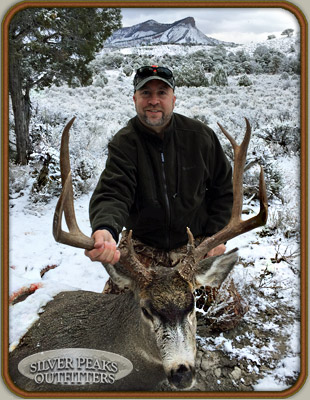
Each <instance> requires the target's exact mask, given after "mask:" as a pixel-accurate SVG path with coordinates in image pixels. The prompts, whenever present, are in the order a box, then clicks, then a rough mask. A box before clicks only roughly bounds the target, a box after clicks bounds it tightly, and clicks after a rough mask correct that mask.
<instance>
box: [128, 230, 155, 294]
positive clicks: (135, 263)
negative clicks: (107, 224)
mask: <svg viewBox="0 0 310 400" xmlns="http://www.w3.org/2000/svg"><path fill="white" fill-rule="evenodd" d="M121 262H122V265H123V266H124V267H125V268H126V270H127V271H128V272H129V273H130V275H131V276H134V278H135V280H136V281H137V283H138V285H139V286H140V288H143V287H145V286H147V285H148V284H149V283H150V282H151V280H152V272H151V270H148V269H146V268H145V267H144V266H143V264H142V263H141V262H140V261H139V260H138V258H137V255H136V253H135V250H134V247H133V243H132V230H130V231H129V233H128V235H127V247H126V248H124V249H123V248H122V249H121Z"/></svg>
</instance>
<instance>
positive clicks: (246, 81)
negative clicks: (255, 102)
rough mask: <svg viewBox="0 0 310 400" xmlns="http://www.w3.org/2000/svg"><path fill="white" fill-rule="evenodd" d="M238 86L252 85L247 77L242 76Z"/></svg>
mask: <svg viewBox="0 0 310 400" xmlns="http://www.w3.org/2000/svg"><path fill="white" fill-rule="evenodd" d="M238 85H239V86H251V85H253V83H252V81H251V79H250V78H249V77H248V76H247V75H242V76H241V77H240V79H239V81H238Z"/></svg>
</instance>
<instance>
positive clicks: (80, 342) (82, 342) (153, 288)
mask: <svg viewBox="0 0 310 400" xmlns="http://www.w3.org/2000/svg"><path fill="white" fill-rule="evenodd" d="M73 120H74V119H72V120H71V121H70V122H69V123H68V124H67V126H66V127H65V129H64V132H63V137H62V144H61V173H62V183H63V190H62V193H61V196H60V198H59V201H58V204H57V207H56V210H55V215H54V225H53V233H54V237H55V239H56V241H58V242H61V243H64V244H68V245H71V246H74V247H79V248H83V249H92V248H93V245H94V241H93V239H92V238H89V237H87V236H85V235H84V234H82V232H81V231H80V230H79V227H78V225H77V222H76V219H75V212H74V205H73V189H72V182H71V173H70V161H69V148H68V141H69V129H70V126H71V125H72V123H73ZM221 129H222V131H223V132H224V134H225V135H226V136H227V137H228V139H229V140H230V141H231V143H232V145H233V148H234V152H235V161H234V178H233V179H234V182H233V184H234V205H233V210H232V216H231V220H230V222H229V224H228V225H227V226H226V227H224V228H223V229H222V230H221V231H220V232H218V233H216V234H215V235H213V236H212V237H210V238H208V239H206V240H205V241H203V242H202V243H201V244H200V245H199V246H198V247H197V248H195V246H194V238H193V235H192V234H191V232H190V230H189V229H187V233H188V245H187V253H186V254H180V257H179V259H178V260H177V261H176V262H174V267H173V268H160V267H157V268H156V269H148V268H145V266H144V265H143V264H142V263H141V261H139V259H138V257H137V255H136V254H135V251H134V248H133V244H132V240H131V235H132V232H129V233H126V234H125V236H124V242H125V245H124V242H123V244H122V246H120V247H119V249H120V254H121V258H120V262H119V263H117V264H115V265H114V266H112V265H110V264H107V265H105V268H106V270H107V272H108V274H109V275H110V277H111V279H112V280H113V281H114V283H115V284H117V285H118V286H119V287H120V288H128V289H129V291H128V292H125V293H124V294H121V295H111V294H106V295H103V294H98V293H91V292H83V291H76V292H65V293H61V294H59V295H58V296H56V298H55V299H54V300H53V301H51V302H50V303H49V304H48V305H47V307H46V309H45V312H44V313H43V314H42V315H41V318H40V319H39V321H37V322H36V323H35V324H34V325H33V326H32V328H31V329H30V330H29V331H28V332H27V334H26V335H25V336H24V337H23V338H22V340H21V342H20V344H19V345H18V346H17V348H16V349H15V350H14V351H13V352H12V353H11V356H10V376H11V378H12V381H13V382H14V383H15V384H16V385H17V386H18V387H19V388H21V389H24V390H28V391H65V390H69V391H74V390H77V391H81V390H86V391H109V390H113V391H122V390H126V391H128V390H134V391H136V390H158V389H159V387H160V383H161V382H162V381H163V380H165V379H168V381H169V383H170V384H171V385H172V386H173V387H175V388H177V389H178V390H183V389H190V388H191V387H192V385H193V384H194V381H195V354H196V342H195V339H196V338H195V334H196V315H195V298H194V295H193V292H194V290H195V289H196V288H199V287H201V286H211V287H219V286H220V285H221V283H222V282H223V281H224V280H225V278H226V277H227V275H228V274H229V272H230V271H231V270H232V268H233V266H234V264H235V263H236V261H237V258H238V255H237V251H236V250H237V249H234V250H232V251H230V252H228V253H226V254H223V255H221V256H218V257H209V258H204V256H205V254H207V253H208V251H209V250H210V249H212V248H214V247H215V246H217V245H218V244H220V243H223V242H225V241H226V240H229V239H231V238H233V237H235V236H238V235H240V234H242V233H245V232H247V231H249V230H251V229H254V228H256V227H258V226H261V225H264V224H265V223H266V220H267V209H268V205H267V198H266V189H265V184H264V178H263V174H262V173H261V177H260V203H261V209H260V212H259V214H258V215H256V216H254V217H252V218H251V219H249V220H246V221H242V220H241V219H240V216H241V211H242V174H243V170H244V164H245V159H246V151H247V146H248V143H249V139H250V126H249V123H248V121H247V131H246V135H245V139H244V140H243V142H242V144H241V145H240V146H238V145H237V144H236V142H235V141H234V140H233V139H232V138H231V137H230V135H229V134H228V133H227V132H226V131H225V130H224V129H223V128H222V127H221ZM63 213H64V215H65V217H66V222H67V225H68V228H69V233H68V232H64V231H63V230H62V229H61V219H62V214H63ZM66 347H68V348H72V347H73V348H74V347H75V348H90V349H102V350H104V351H109V352H113V353H116V354H119V355H121V356H124V357H126V358H128V359H129V360H130V361H131V362H132V364H133V371H132V372H131V373H130V374H129V375H127V376H126V377H124V378H122V379H120V380H117V381H115V382H114V383H113V385H107V384H98V385H95V384H93V385H88V386H87V387H82V386H71V385H68V386H66V385H52V384H37V383H35V382H34V381H31V379H29V378H26V377H23V376H22V374H21V373H20V372H19V371H18V363H19V362H20V361H21V360H22V359H23V358H25V357H27V356H29V355H32V354H34V353H38V352H42V351H47V350H52V349H65V348H66Z"/></svg>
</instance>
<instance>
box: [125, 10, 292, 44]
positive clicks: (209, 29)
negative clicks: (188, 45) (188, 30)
mask: <svg viewBox="0 0 310 400" xmlns="http://www.w3.org/2000/svg"><path fill="white" fill-rule="evenodd" d="M122 15H123V27H128V26H132V25H135V24H138V23H140V22H144V21H147V20H149V19H154V20H155V21H157V22H160V23H171V22H175V21H177V20H180V19H182V18H186V17H193V18H194V19H195V21H196V26H197V28H198V29H199V30H200V31H202V32H203V33H204V34H206V35H207V36H211V37H213V38H215V39H219V40H224V41H228V42H235V43H249V42H251V41H255V42H257V41H265V40H266V39H267V36H268V35H270V34H275V35H276V37H281V33H282V32H283V31H284V30H285V29H287V28H292V29H294V33H297V32H299V23H298V21H297V18H296V17H295V15H294V14H293V13H291V12H290V11H287V10H284V9H281V8H267V7H265V8H159V7H157V8H122Z"/></svg>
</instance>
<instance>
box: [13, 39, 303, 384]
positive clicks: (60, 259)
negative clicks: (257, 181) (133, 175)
mask: <svg viewBox="0 0 310 400" xmlns="http://www.w3.org/2000/svg"><path fill="white" fill-rule="evenodd" d="M269 42H270V43H271V42H272V41H268V42H266V43H268V44H269ZM278 42H279V43H282V41H281V40H280V39H279V40H278ZM264 44H265V43H264ZM168 50H169V51H175V52H176V53H177V54H179V55H180V56H183V57H186V52H187V51H192V50H193V48H191V47H189V48H183V47H182V46H175V47H173V46H170V45H169V48H168V47H167V46H159V47H156V48H149V47H146V48H137V49H123V50H121V51H120V52H121V53H122V55H123V56H126V54H131V53H132V52H138V51H139V52H141V53H143V54H144V55H150V54H153V53H154V52H155V53H156V57H160V55H161V54H164V53H165V52H167V51H168ZM195 50H197V48H196V49H195ZM152 52H153V53H152ZM108 53H109V54H110V53H111V51H110V50H108ZM100 57H102V54H100V55H98V59H97V62H98V65H100ZM102 74H103V75H105V77H107V79H108V83H106V84H102V82H101V81H100V79H99V77H100V73H98V76H97V78H98V79H97V80H95V81H94V84H93V85H91V86H89V87H85V88H82V87H77V88H75V89H72V88H68V87H66V86H65V85H64V86H63V87H58V88H57V87H51V88H49V89H46V90H44V91H41V92H38V93H35V92H34V93H32V102H33V106H34V107H33V112H34V120H33V125H32V127H33V129H35V128H36V127H38V126H39V127H40V128H41V129H43V131H44V135H45V136H44V138H45V139H44V140H42V141H41V142H40V144H39V145H38V146H37V148H36V151H37V153H38V154H39V152H42V153H44V152H49V153H50V154H52V155H53V156H54V157H55V158H56V159H57V157H58V154H57V149H58V148H59V142H60V135H61V130H62V128H63V126H64V124H65V122H66V121H68V120H69V119H70V118H71V117H72V116H73V115H76V116H77V119H76V121H75V123H74V125H73V127H72V135H71V142H70V149H71V154H73V155H74V157H72V165H73V169H74V168H76V166H77V165H78V162H80V161H81V160H87V162H88V164H89V165H91V167H92V177H91V178H90V179H89V182H88V186H87V189H88V190H85V191H86V192H87V193H84V194H82V195H81V196H79V197H78V198H76V200H75V209H76V215H77V220H78V224H79V225H80V227H81V230H82V231H83V232H84V233H85V234H90V232H91V229H90V226H89V222H88V202H89V198H90V196H91V192H92V190H93V188H94V185H95V183H96V180H97V178H98V176H99V174H100V172H101V170H102V168H103V167H104V162H105V158H106V146H107V143H108V141H109V139H110V138H111V136H112V135H113V134H114V133H115V132H117V130H118V129H120V128H121V127H122V126H124V124H125V123H126V121H127V120H128V119H129V118H131V117H132V116H133V115H134V114H135V111H134V107H133V103H132V101H131V97H132V94H133V92H132V76H129V77H128V76H126V75H125V74H124V73H122V71H119V70H117V69H112V68H111V69H109V70H105V71H104V72H102ZM250 78H251V80H252V81H253V85H252V86H250V87H246V88H244V87H240V86H238V85H237V79H238V78H237V77H229V86H228V87H200V88H193V87H190V88H186V87H182V88H177V90H176V96H177V103H176V111H177V112H179V113H182V114H185V115H187V116H189V117H193V118H198V119H201V120H202V121H204V122H206V123H207V124H208V125H209V126H211V128H213V129H214V130H215V131H216V132H217V133H218V135H219V137H220V140H221V141H222V143H223V144H224V145H225V146H226V147H225V149H227V148H228V146H227V143H226V142H225V139H223V137H222V135H221V133H220V132H219V129H218V127H217V122H221V124H222V125H224V126H225V127H226V128H227V130H228V131H229V132H230V133H231V134H232V135H234V136H235V137H236V138H237V139H240V137H241V135H243V132H244V130H245V126H244V125H245V124H244V119H243V117H244V116H246V117H247V118H249V120H250V123H251V125H252V128H253V140H252V142H251V145H250V149H249V155H250V156H251V155H253V154H254V152H255V153H259V154H260V155H261V156H262V157H263V158H264V157H266V158H268V159H269V164H268V165H269V166H270V165H271V166H272V168H276V170H277V172H278V173H279V174H280V176H281V179H282V184H281V189H280V192H281V193H280V194H281V196H279V198H277V197H274V198H273V199H272V200H271V201H270V205H269V206H270V209H269V214H270V217H269V221H268V229H267V230H266V231H265V234H262V229H257V230H255V231H252V232H250V233H248V234H246V235H244V236H242V237H239V238H236V239H233V240H231V241H230V242H229V243H228V248H233V247H236V246H237V247H239V248H240V261H239V263H238V265H237V266H236V267H235V269H234V272H233V279H234V280H235V282H236V284H237V286H238V289H239V290H240V293H241V294H242V295H243V296H244V298H245V299H246V301H247V302H248V304H249V312H248V313H247V314H246V316H245V320H246V321H249V324H250V323H251V324H253V323H254V322H253V321H256V322H255V323H256V324H257V326H258V327H259V326H260V328H259V329H260V332H263V333H260V336H259V339H257V337H256V336H255V332H254V333H251V332H248V333H247V335H248V336H246V335H243V338H241V337H240V338H239V339H240V341H242V340H245V339H247V340H248V342H249V343H248V345H245V346H243V347H242V348H240V346H239V347H238V346H236V344H237V342H238V338H234V339H231V338H229V337H228V336H227V335H225V334H220V335H219V336H218V337H217V338H215V339H214V338H212V339H210V338H203V337H200V338H199V341H200V343H202V344H203V345H204V346H205V347H206V348H207V349H210V350H213V349H221V350H222V351H223V352H224V353H225V354H226V355H227V356H229V357H234V358H236V359H237V360H239V361H240V362H242V360H247V362H249V363H250V364H249V365H250V366H249V368H253V370H255V368H256V369H260V368H261V366H262V365H263V364H264V362H267V361H268V363H269V366H270V365H272V368H271V369H270V368H269V369H265V373H262V374H263V375H262V378H261V379H260V381H259V382H258V383H257V384H256V386H255V387H254V388H255V390H267V391H268V390H276V391H278V390H283V389H285V388H287V387H289V386H290V385H291V384H293V383H294V381H295V380H296V379H297V376H298V372H299V366H300V359H299V352H300V349H299V311H300V306H299V294H300V291H299V269H300V266H299V258H298V255H297V254H298V250H299V243H298V235H288V234H287V233H286V232H285V231H284V230H283V231H281V229H275V228H276V227H277V226H281V223H282V224H292V225H293V224H296V230H297V231H298V230H299V157H298V154H294V153H292V152H288V153H285V152H283V153H281V151H282V148H281V147H278V148H275V147H273V148H271V147H270V148H269V147H268V145H266V143H265V142H262V141H261V139H259V137H260V135H261V134H264V133H266V132H268V130H270V129H273V128H275V127H279V129H284V128H285V127H292V126H296V127H298V125H299V112H298V110H299V82H298V80H294V79H291V78H290V80H289V82H286V83H284V82H283V81H282V80H281V78H280V76H279V75H256V76H255V75H253V76H250ZM283 127H284V128H283ZM263 143H265V144H264V145H263ZM277 149H278V150H279V153H278V154H277V155H276V156H275V152H276V151H277ZM270 160H271V161H270ZM10 174H11V177H10V183H11V192H10V225H9V230H10V231H9V232H10V248H9V268H10V281H9V284H10V285H9V286H10V296H11V300H12V305H11V306H10V343H11V345H10V346H11V347H10V349H11V350H12V349H14V348H15V346H16V345H17V344H18V342H19V340H20V338H21V337H22V336H23V335H24V334H25V332H26V331H27V330H28V329H29V327H30V326H31V325H32V324H33V322H34V321H35V320H36V319H37V318H38V315H39V314H40V312H42V310H43V308H44V306H45V305H46V304H47V302H49V301H51V300H52V298H53V296H55V295H56V294H57V293H59V292H61V291H64V290H76V289H83V290H90V291H95V292H101V291H102V289H103V287H104V284H105V282H106V280H107V273H106V271H105V270H104V268H103V267H102V266H101V264H99V263H92V262H91V261H90V260H89V259H88V258H87V257H85V255H84V252H83V250H79V249H75V248H71V247H68V246H65V245H61V244H57V243H56V242H55V241H54V239H53V236H52V221H53V212H54V208H55V205H56V201H57V199H56V198H55V197H54V198H52V199H51V200H50V201H49V202H48V203H40V202H38V203H35V204H34V203H33V201H32V197H31V195H30V191H31V186H32V184H33V183H34V181H35V177H34V176H32V174H31V170H30V167H16V166H13V165H12V168H11V171H10ZM267 186H268V182H267ZM84 189H85V188H84ZM281 199H282V202H281ZM246 208H247V210H248V212H249V213H250V214H248V216H251V215H252V213H253V212H256V211H257V202H255V201H254V200H253V201H250V202H249V203H248V204H247V206H246ZM263 232H264V231H263ZM45 268H47V269H48V271H47V272H46V273H45V274H44V275H43V276H41V274H40V272H41V271H43V270H44V269H45ZM27 289H29V290H30V291H32V292H33V294H31V295H29V296H28V297H27V298H26V299H25V300H23V301H21V302H17V303H16V304H13V303H14V299H15V298H16V297H17V296H18V295H19V294H20V293H21V292H25V291H27ZM280 311H281V312H283V314H281V313H280ZM277 333H278V336H281V338H283V340H284V341H285V343H284V344H283V346H282V348H281V349H282V350H281V351H282V353H281V355H282V356H281V357H280V358H279V359H275V358H274V361H271V360H272V358H273V357H274V354H276V353H277V352H279V343H277V342H276V336H277ZM262 335H265V338H268V337H269V336H270V337H271V339H270V340H269V342H268V341H265V342H264V340H263V338H262ZM266 340H267V339H266ZM263 343H265V344H264V345H263ZM264 360H265V361H264Z"/></svg>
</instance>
